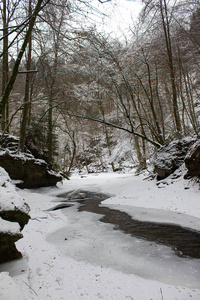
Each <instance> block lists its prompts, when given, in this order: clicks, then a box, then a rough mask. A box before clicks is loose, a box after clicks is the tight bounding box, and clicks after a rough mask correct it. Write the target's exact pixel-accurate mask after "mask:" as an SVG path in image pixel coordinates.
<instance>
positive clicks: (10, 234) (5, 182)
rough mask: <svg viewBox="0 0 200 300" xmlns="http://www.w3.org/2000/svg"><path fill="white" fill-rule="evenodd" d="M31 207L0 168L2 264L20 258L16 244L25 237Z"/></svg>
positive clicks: (0, 261)
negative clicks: (23, 232)
mask: <svg viewBox="0 0 200 300" xmlns="http://www.w3.org/2000/svg"><path fill="white" fill-rule="evenodd" d="M28 212H29V207H28V205H27V204H26V203H25V202H24V200H23V199H22V198H21V197H20V196H19V194H18V193H17V191H16V188H15V186H14V185H13V184H12V183H11V179H10V177H9V176H8V174H7V172H6V171H5V170H4V169H3V168H1V167H0V263H2V262H5V261H8V260H12V259H16V258H20V257H21V253H20V252H19V251H18V250H17V249H16V246H15V242H16V241H18V240H19V239H21V238H22V237H23V236H22V234H21V230H22V229H23V227H24V226H25V224H27V223H28V220H29V218H30V217H29V215H28Z"/></svg>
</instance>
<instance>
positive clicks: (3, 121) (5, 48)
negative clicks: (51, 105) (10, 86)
mask: <svg viewBox="0 0 200 300" xmlns="http://www.w3.org/2000/svg"><path fill="white" fill-rule="evenodd" d="M6 7H7V3H6V0H3V16H2V19H3V59H2V64H3V66H2V95H3V92H4V90H5V88H6V85H7V83H8V21H7V13H6ZM1 115H2V119H1V129H2V131H4V130H5V128H6V126H7V121H8V101H7V103H6V104H5V105H4V106H3V107H2V112H1ZM6 130H7V131H8V126H7V128H6Z"/></svg>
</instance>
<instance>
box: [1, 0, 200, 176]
mask: <svg viewBox="0 0 200 300" xmlns="http://www.w3.org/2000/svg"><path fill="white" fill-rule="evenodd" d="M93 2H94V1H90V0H85V1H79V0H70V1H69V0H56V1H52V0H2V1H1V7H0V9H1V21H0V28H1V30H0V35H1V36H0V57H1V61H0V63H1V74H0V81H1V90H2V97H1V101H0V113H1V134H2V135H5V134H6V133H10V134H12V135H15V136H18V137H19V149H20V150H21V151H22V152H23V151H25V144H26V145H29V146H31V147H32V149H35V151H36V152H37V153H38V154H39V155H40V157H43V158H45V160H47V161H48V162H49V163H51V164H53V165H54V167H55V168H57V169H58V170H62V171H63V172H65V173H66V174H69V172H70V170H71V169H72V167H76V168H80V169H81V168H82V167H83V166H85V168H86V169H87V171H88V172H89V171H90V169H89V167H88V165H89V163H90V162H92V161H93V160H94V159H95V160H96V161H98V162H99V166H98V167H99V168H100V169H101V170H104V168H105V167H107V166H106V165H105V162H104V155H105V153H107V156H108V157H109V158H110V160H109V162H110V168H112V169H113V171H114V170H115V169H116V168H117V167H119V161H115V158H116V155H115V153H114V152H116V149H118V151H120V152H121V153H122V156H123V158H124V157H125V155H126V151H127V149H126V147H125V146H124V142H123V141H124V140H128V141H130V144H131V145H132V149H131V154H129V156H132V160H133V164H137V165H138V166H139V168H145V167H146V166H147V162H148V161H149V160H150V159H151V158H152V157H153V154H154V153H155V151H156V150H157V149H158V148H159V147H160V146H161V145H165V144H167V143H169V142H170V141H172V140H174V139H176V138H178V137H184V136H193V135H198V133H199V122H200V89H199V88H200V81H199V63H200V3H199V2H198V1H190V0H186V1H171V0H169V1H166V0H149V1H146V0H144V1H143V3H142V6H141V7H142V9H141V13H140V15H139V17H138V19H137V20H136V21H135V22H132V23H130V25H129V28H128V30H126V34H127V36H126V35H125V32H124V36H123V37H122V38H117V37H113V36H112V35H111V34H109V33H107V32H106V31H103V30H99V28H100V27H101V26H98V23H97V24H96V25H92V21H91V20H95V19H96V18H101V16H100V15H101V12H100V10H99V9H98V8H97V6H94V5H93ZM98 2H99V3H98V7H99V6H106V5H111V4H112V3H113V5H117V2H120V0H118V1H114V0H113V1H112V0H110V1H109V0H107V1H106V0H102V1H100V0H99V1H98ZM109 17H110V18H112V14H111V15H110V16H108V17H107V18H109ZM104 20H106V18H104ZM105 22H106V21H105ZM88 24H91V26H89V25H88ZM98 27H99V28H98ZM116 145H118V148H117V146H116ZM120 146H121V148H120ZM119 156H120V155H119V153H118V157H119Z"/></svg>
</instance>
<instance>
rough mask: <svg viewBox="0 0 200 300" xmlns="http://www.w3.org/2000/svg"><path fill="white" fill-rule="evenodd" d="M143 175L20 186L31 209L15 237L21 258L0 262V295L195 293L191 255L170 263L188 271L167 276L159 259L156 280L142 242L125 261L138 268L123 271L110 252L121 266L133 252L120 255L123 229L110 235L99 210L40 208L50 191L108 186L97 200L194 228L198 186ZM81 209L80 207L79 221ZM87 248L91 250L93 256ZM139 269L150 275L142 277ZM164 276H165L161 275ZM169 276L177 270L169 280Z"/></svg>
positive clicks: (71, 297)
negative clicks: (158, 181) (159, 271)
mask: <svg viewBox="0 0 200 300" xmlns="http://www.w3.org/2000/svg"><path fill="white" fill-rule="evenodd" d="M143 179H144V177H143V176H135V175H134V174H99V175H87V176H82V177H81V176H78V175H74V176H72V178H71V180H70V181H64V183H63V185H61V184H59V185H58V187H57V188H43V189H38V190H32V191H29V190H20V191H19V193H20V195H21V196H23V198H24V199H25V201H26V202H27V203H28V204H29V205H30V208H31V212H30V214H31V220H30V221H29V223H28V225H26V226H25V228H24V230H23V235H24V238H23V239H21V240H20V241H18V242H17V247H18V249H19V250H20V251H21V252H22V253H23V255H24V259H23V260H22V261H18V262H15V263H14V262H12V263H9V264H5V265H2V266H1V267H0V271H6V270H10V275H11V276H12V275H15V276H13V277H12V278H11V277H10V276H8V274H7V273H5V272H2V273H0V277H1V278H0V279H1V280H0V299H2V300H4V299H20V300H21V299H41V300H46V299H52V300H55V299H56V300H57V299H64V300H79V299H83V300H85V299H91V300H95V299H106V300H110V299H114V300H118V299H119V300H124V299H135V300H150V299H153V300H156V299H159V300H160V299H161V300H162V299H164V300H173V299H174V300H175V299H178V300H184V299H185V300H188V299H196V300H199V299H200V284H199V286H198V281H199V282H200V280H199V279H200V278H199V272H198V271H197V272H196V273H195V270H194V268H193V265H192V264H193V262H194V264H195V261H196V260H194V261H192V260H191V259H190V260H189V261H188V262H186V259H185V261H184V264H185V265H184V264H183V265H184V266H183V268H182V269H181V267H180V266H179V267H180V269H178V270H180V272H179V273H181V272H182V273H184V272H185V273H186V272H187V271H188V273H187V274H178V273H177V274H178V275H177V276H176V274H175V269H176V267H175V268H174V269H173V268H172V271H171V272H172V273H171V275H170V269H168V270H167V269H165V268H166V264H165V263H164V262H163V264H162V267H163V270H162V276H160V279H159V280H158V278H157V277H155V276H154V275H155V272H156V270H154V264H153V263H152V261H153V260H151V263H149V262H148V261H147V259H146V258H147V257H148V256H149V255H150V253H148V251H147V249H148V248H147V247H146V246H145V251H143V253H141V254H144V252H145V253H146V258H144V257H143V258H142V257H140V256H139V253H137V255H136V256H135V258H134V259H135V262H133V261H130V265H132V264H134V265H136V267H137V268H138V272H136V273H130V269H131V268H130V269H129V268H128V267H127V268H125V269H126V271H125V269H124V271H123V269H122V268H121V267H116V262H115V259H117V260H118V261H120V260H122V261H123V262H122V265H124V266H128V265H129V261H128V260H129V259H132V258H133V256H131V255H130V253H128V252H126V251H125V252H126V253H127V255H126V256H125V254H124V249H125V248H127V247H128V248H130V247H129V246H130V241H129V239H130V237H129V236H127V237H126V238H122V239H121V238H120V235H123V234H122V233H120V232H118V233H116V231H114V235H115V234H116V236H115V238H113V237H112V235H111V233H112V225H110V224H103V223H99V222H98V221H97V220H98V219H99V216H97V215H95V214H90V213H86V212H82V213H79V215H77V214H75V210H76V208H75V207H73V208H72V209H71V208H69V209H68V208H67V209H65V210H64V211H62V210H56V211H47V210H48V209H49V208H51V207H53V206H55V203H54V201H55V200H58V199H56V196H57V195H58V194H61V193H63V192H65V191H72V190H74V189H76V190H77V189H83V190H89V191H94V192H102V193H109V194H110V195H112V197H111V198H109V199H107V200H105V201H104V204H106V205H109V206H111V207H112V208H117V209H120V210H123V211H126V212H128V213H129V214H131V215H132V216H133V217H134V218H136V219H141V220H152V221H162V222H170V223H177V224H181V225H184V226H186V227H191V228H193V229H198V230H200V191H199V187H198V186H197V185H193V183H192V182H190V183H188V182H187V181H184V180H182V179H178V180H176V181H175V182H174V183H173V184H169V185H163V186H162V188H158V187H157V186H156V183H155V181H148V180H143ZM185 188H186V189H185ZM63 212H64V213H63ZM83 214H87V222H86V221H84V220H85V219H83V216H82V215H83ZM90 221H92V223H91V222H90ZM91 224H92V228H90V227H91ZM84 226H85V227H84ZM63 228H65V229H66V230H65V231H64V233H66V237H65V238H63V237H64V236H63V235H61V236H59V234H61V232H62V234H64V233H63ZM90 230H91V231H90ZM55 232H56V233H57V236H56V234H55ZM103 234H106V235H107V236H106V237H105V239H102V236H103ZM61 237H62V239H63V240H62V243H63V245H64V243H66V248H65V249H62V248H61V247H60V245H59V243H60V238H61ZM52 239H53V240H52ZM117 241H118V242H119V244H118V245H117ZM56 243H57V244H56ZM62 243H61V246H62ZM100 246H101V247H100ZM151 247H152V245H151ZM151 247H149V249H150V248H151ZM161 248H162V247H161ZM164 248H165V249H166V248H168V247H164V246H163V248H162V249H161V250H162V253H163V258H162V259H164V257H165V255H164V254H166V255H168V254H169V253H168V252H166V253H164V251H165V250H164ZM102 249H103V250H102ZM115 249H116V251H115ZM73 250H74V251H73ZM75 250H76V251H75ZM92 251H96V252H94V253H95V255H94V254H93V252H92ZM127 251H128V250H127ZM151 251H152V250H151ZM166 251H168V250H166ZM88 252H89V253H88ZM97 254H98V255H99V258H97ZM108 254H109V255H108ZM92 257H93V258H95V260H92ZM109 257H110V262H111V263H109ZM105 258H106V260H108V262H107V263H105ZM179 259H180V258H179ZM117 260H116V261H117ZM177 260H178V259H177ZM177 260H176V259H175V262H174V263H176V262H177ZM171 263H172V264H173V261H171ZM155 264H156V258H155ZM179 264H180V265H181V262H180V263H179ZM187 264H188V268H187ZM179 267H178V268H179ZM144 271H146V274H147V272H150V273H151V274H152V276H145V272H144ZM150 273H149V274H150ZM138 274H139V275H140V276H138ZM142 274H143V275H144V276H142ZM167 276H168V277H169V278H168V280H165V277H167ZM170 276H171V281H170ZM144 277H145V278H144ZM176 277H179V278H177V281H176V280H175V279H176ZM156 278H157V279H156ZM182 278H184V280H183V281H182V284H181V280H182ZM187 278H188V283H187ZM192 281H193V282H195V284H194V286H192ZM164 282H165V283H164ZM16 295H18V296H17V297H16Z"/></svg>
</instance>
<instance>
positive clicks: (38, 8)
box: [0, 0, 49, 115]
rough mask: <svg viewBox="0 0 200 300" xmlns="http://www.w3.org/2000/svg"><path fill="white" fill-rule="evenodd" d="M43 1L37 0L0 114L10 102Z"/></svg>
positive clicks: (2, 100)
mask: <svg viewBox="0 0 200 300" xmlns="http://www.w3.org/2000/svg"><path fill="white" fill-rule="evenodd" d="M43 1H44V0H38V1H37V4H36V6H35V9H34V12H33V14H32V17H31V19H30V22H29V26H28V29H27V32H26V34H25V37H24V41H23V44H22V47H21V49H20V51H19V53H18V56H17V59H16V62H15V65H14V67H13V70H12V74H11V76H10V79H9V81H8V83H7V85H6V88H5V90H4V92H3V96H2V98H1V101H0V114H1V115H2V112H3V110H4V107H5V105H6V104H7V103H8V99H9V96H10V93H11V91H12V89H13V86H14V83H15V80H16V78H17V74H18V69H19V66H20V63H21V60H22V57H23V54H24V52H25V50H26V47H27V45H28V43H29V40H30V36H31V32H32V29H33V26H34V24H35V20H36V18H37V15H38V13H39V11H40V9H41V5H42V2H43ZM47 2H49V1H47Z"/></svg>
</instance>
